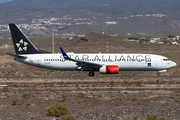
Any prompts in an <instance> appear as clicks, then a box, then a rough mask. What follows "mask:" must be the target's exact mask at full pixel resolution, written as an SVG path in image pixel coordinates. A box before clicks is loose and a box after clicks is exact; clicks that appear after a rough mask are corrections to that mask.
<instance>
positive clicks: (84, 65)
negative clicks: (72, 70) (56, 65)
mask: <svg viewBox="0 0 180 120" xmlns="http://www.w3.org/2000/svg"><path fill="white" fill-rule="evenodd" d="M60 50H61V53H62V54H63V57H64V59H66V60H70V61H73V62H76V65H77V66H78V67H81V68H96V69H97V68H101V67H102V66H103V65H102V64H98V63H93V62H87V61H82V60H75V59H72V58H70V57H69V56H68V55H67V54H66V53H65V52H64V50H63V49H62V48H61V47H60Z"/></svg>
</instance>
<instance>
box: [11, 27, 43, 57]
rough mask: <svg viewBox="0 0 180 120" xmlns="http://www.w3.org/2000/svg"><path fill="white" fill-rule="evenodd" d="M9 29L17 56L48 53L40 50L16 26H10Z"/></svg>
mask: <svg viewBox="0 0 180 120" xmlns="http://www.w3.org/2000/svg"><path fill="white" fill-rule="evenodd" d="M9 28H10V31H11V36H12V39H13V44H14V48H15V51H16V54H38V53H46V52H44V51H40V50H38V49H37V48H36V47H35V46H34V45H33V44H32V43H31V41H30V40H29V39H28V38H27V37H26V36H25V34H24V33H23V32H22V31H21V30H20V29H19V28H18V27H17V26H16V25H15V24H9Z"/></svg>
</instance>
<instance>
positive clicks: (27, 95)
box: [23, 92, 31, 98]
mask: <svg viewBox="0 0 180 120" xmlns="http://www.w3.org/2000/svg"><path fill="white" fill-rule="evenodd" d="M23 97H25V98H30V97H31V93H30V92H24V93H23Z"/></svg>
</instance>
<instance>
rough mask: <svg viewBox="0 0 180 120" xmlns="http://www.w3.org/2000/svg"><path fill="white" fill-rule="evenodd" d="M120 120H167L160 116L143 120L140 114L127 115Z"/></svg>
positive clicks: (151, 116)
mask: <svg viewBox="0 0 180 120" xmlns="http://www.w3.org/2000/svg"><path fill="white" fill-rule="evenodd" d="M120 120H166V118H165V117H159V116H158V114H153V115H149V116H148V117H147V118H146V119H144V118H142V117H141V116H139V115H138V114H135V115H125V116H123V117H122V118H121V119H120Z"/></svg>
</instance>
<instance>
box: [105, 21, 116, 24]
mask: <svg viewBox="0 0 180 120" xmlns="http://www.w3.org/2000/svg"><path fill="white" fill-rule="evenodd" d="M104 24H106V25H116V24H117V22H116V21H111V22H104Z"/></svg>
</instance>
